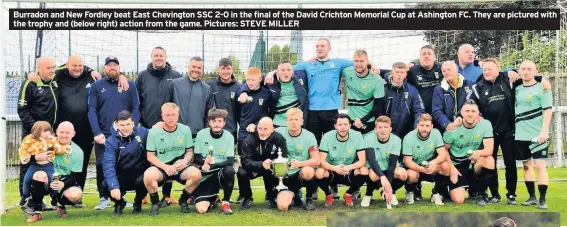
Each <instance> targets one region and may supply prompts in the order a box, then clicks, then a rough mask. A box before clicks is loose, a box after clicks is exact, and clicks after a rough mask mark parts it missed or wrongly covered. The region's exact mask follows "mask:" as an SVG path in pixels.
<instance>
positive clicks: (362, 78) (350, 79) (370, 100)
mask: <svg viewBox="0 0 567 227" xmlns="http://www.w3.org/2000/svg"><path fill="white" fill-rule="evenodd" d="M353 58H354V66H350V67H347V68H345V69H343V71H342V73H341V74H342V76H343V77H344V78H345V84H346V96H347V99H348V103H347V106H348V107H347V110H348V115H349V117H350V118H351V119H353V121H354V122H353V125H354V127H353V128H352V129H353V130H355V131H358V132H360V133H361V134H362V135H363V136H365V135H366V134H372V132H373V131H374V120H375V118H376V117H378V116H380V115H382V114H384V80H383V79H382V78H381V77H380V76H374V75H370V70H369V69H368V66H367V65H368V54H367V53H366V51H365V50H357V51H355V52H354V57H353Z"/></svg>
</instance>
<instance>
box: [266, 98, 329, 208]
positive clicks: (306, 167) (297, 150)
mask: <svg viewBox="0 0 567 227" xmlns="http://www.w3.org/2000/svg"><path fill="white" fill-rule="evenodd" d="M286 121H287V127H279V128H277V129H276V132H278V133H280V134H281V135H282V136H283V137H284V138H285V141H286V147H287V152H288V153H287V158H288V159H289V160H290V164H291V165H290V168H289V171H288V173H287V176H286V177H285V178H284V179H283V183H284V184H285V185H286V186H287V187H288V190H285V191H281V192H279V193H278V195H277V204H278V209H280V210H284V211H285V210H288V209H289V207H290V206H291V204H292V202H293V204H294V205H295V206H297V207H301V206H302V205H303V202H302V201H301V198H300V197H299V191H300V190H301V187H305V188H306V190H307V194H306V196H305V209H306V210H313V209H315V206H314V205H313V199H312V198H313V193H315V190H317V184H316V183H315V179H313V178H314V177H315V167H316V166H318V165H319V148H318V147H317V139H315V135H313V133H311V132H309V131H307V130H306V129H303V128H301V126H302V125H303V112H302V111H301V110H300V109H298V108H291V109H289V110H288V111H287V112H286Z"/></svg>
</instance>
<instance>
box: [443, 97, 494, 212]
mask: <svg viewBox="0 0 567 227" xmlns="http://www.w3.org/2000/svg"><path fill="white" fill-rule="evenodd" d="M461 115H462V116H463V124H461V125H460V126H458V127H457V128H456V129H455V130H452V131H448V132H446V133H445V134H444V135H443V141H444V142H445V148H446V149H447V150H449V156H448V157H447V163H448V164H449V168H450V179H451V180H450V183H449V189H450V193H451V200H453V202H455V203H457V204H462V203H464V201H465V188H467V187H469V186H471V185H475V188H476V191H477V192H478V193H479V196H477V197H476V204H477V205H479V206H486V200H487V195H486V188H487V187H488V186H489V184H490V183H491V182H494V180H493V178H497V177H498V176H497V175H496V170H494V169H495V167H496V166H495V164H494V158H492V152H493V150H492V148H493V146H494V138H493V133H492V125H491V124H490V122H489V121H488V120H484V119H482V120H479V116H480V112H479V110H478V106H477V104H476V103H475V102H474V101H473V100H470V99H469V100H467V101H466V102H465V104H464V105H463V107H462V109H461Z"/></svg>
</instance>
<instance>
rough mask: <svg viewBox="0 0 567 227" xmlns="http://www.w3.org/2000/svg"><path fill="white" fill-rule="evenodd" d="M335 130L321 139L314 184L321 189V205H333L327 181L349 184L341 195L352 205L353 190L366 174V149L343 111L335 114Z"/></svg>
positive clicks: (346, 202) (364, 178)
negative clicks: (323, 202) (322, 199)
mask: <svg viewBox="0 0 567 227" xmlns="http://www.w3.org/2000/svg"><path fill="white" fill-rule="evenodd" d="M335 121H336V122H335V124H334V125H335V130H332V131H330V132H328V133H326V134H325V135H324V136H323V138H322V139H321V146H320V147H319V151H320V160H321V168H318V169H317V171H316V172H315V177H316V178H317V184H318V186H319V188H321V190H323V191H324V192H325V196H326V197H325V206H326V207H331V206H332V205H333V195H332V194H331V190H330V188H329V185H330V184H344V185H349V186H350V187H349V188H348V190H347V191H346V193H345V194H344V195H343V198H344V199H345V204H346V205H347V206H353V202H352V201H353V196H352V194H353V193H354V192H355V191H358V190H359V189H360V186H362V185H363V184H364V182H365V180H366V178H367V177H368V169H367V168H366V154H365V153H366V151H365V150H366V148H367V145H365V144H364V138H363V137H362V135H361V134H360V132H357V131H354V130H352V129H350V127H351V124H350V122H351V120H350V118H349V116H348V115H346V114H342V113H341V114H339V115H338V116H337V118H336V120H335ZM377 174H378V176H380V177H382V176H384V174H383V173H382V171H381V170H380V171H378V173H377Z"/></svg>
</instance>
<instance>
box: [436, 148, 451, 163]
mask: <svg viewBox="0 0 567 227" xmlns="http://www.w3.org/2000/svg"><path fill="white" fill-rule="evenodd" d="M435 151H437V158H435V161H436V162H437V164H441V163H443V162H444V161H445V160H447V157H448V156H449V154H448V153H447V150H446V149H445V145H443V146H439V147H437V148H435Z"/></svg>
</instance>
